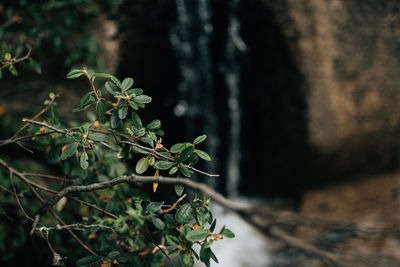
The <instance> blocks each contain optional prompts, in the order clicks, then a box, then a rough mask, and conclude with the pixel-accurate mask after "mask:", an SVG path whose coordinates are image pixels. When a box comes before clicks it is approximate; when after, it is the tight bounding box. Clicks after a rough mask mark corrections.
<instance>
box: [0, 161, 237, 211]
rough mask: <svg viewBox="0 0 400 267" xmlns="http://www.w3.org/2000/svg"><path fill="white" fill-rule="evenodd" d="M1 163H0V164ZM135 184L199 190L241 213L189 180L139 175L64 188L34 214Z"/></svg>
mask: <svg viewBox="0 0 400 267" xmlns="http://www.w3.org/2000/svg"><path fill="white" fill-rule="evenodd" d="M0 163H1V162H0ZM124 183H128V184H136V183H162V184H182V185H185V186H188V187H190V188H192V189H196V190H199V191H201V192H203V193H204V194H206V195H208V196H210V197H211V198H212V199H214V201H215V202H217V203H219V204H220V205H222V206H223V207H226V208H228V209H230V210H233V211H238V212H239V211H242V210H244V207H242V206H240V205H237V204H235V203H233V202H231V201H230V200H228V199H226V198H225V197H224V196H222V195H221V194H219V193H218V192H216V191H215V190H214V189H212V188H211V187H209V186H207V185H205V184H202V183H198V182H194V181H192V180H189V179H184V178H171V177H162V176H158V177H153V176H139V175H130V176H120V177H118V178H115V179H112V180H110V181H107V182H102V183H94V184H90V185H72V186H68V187H66V188H64V189H63V190H61V191H60V192H58V193H57V194H56V195H55V196H54V197H53V198H52V199H50V200H49V201H48V202H47V203H46V204H45V205H44V206H43V207H42V208H41V209H40V210H39V211H38V212H37V213H36V214H39V215H40V216H42V215H43V214H44V213H45V212H46V211H47V210H48V209H49V208H51V207H52V206H53V205H54V204H56V203H57V202H58V201H59V200H60V199H61V198H62V197H64V196H66V195H68V194H71V193H79V192H93V191H97V190H101V189H105V188H111V187H113V186H115V185H118V184H124Z"/></svg>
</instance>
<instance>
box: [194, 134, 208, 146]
mask: <svg viewBox="0 0 400 267" xmlns="http://www.w3.org/2000/svg"><path fill="white" fill-rule="evenodd" d="M206 138H207V135H205V134H203V135H200V136H199V137H197V138H196V139H194V141H193V144H195V145H197V144H200V143H201V142H203V141H204V140H206Z"/></svg>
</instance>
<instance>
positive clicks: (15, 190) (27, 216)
mask: <svg viewBox="0 0 400 267" xmlns="http://www.w3.org/2000/svg"><path fill="white" fill-rule="evenodd" d="M12 177H13V173H12V172H10V183H11V186H12V188H13V190H14V195H15V200H16V202H17V204H18V206H19V208H20V209H21V211H22V213H23V214H24V215H25V217H26V218H27V219H29V220H31V221H33V219H32V218H31V217H30V216H29V215H28V214H27V213H26V211H25V209H24V208H23V207H22V205H21V202H20V201H19V197H18V193H17V189H16V188H15V186H14V182H13V179H12Z"/></svg>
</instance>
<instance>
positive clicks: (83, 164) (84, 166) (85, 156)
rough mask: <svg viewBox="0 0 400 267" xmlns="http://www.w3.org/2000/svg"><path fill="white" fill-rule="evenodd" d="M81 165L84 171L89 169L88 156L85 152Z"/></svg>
mask: <svg viewBox="0 0 400 267" xmlns="http://www.w3.org/2000/svg"><path fill="white" fill-rule="evenodd" d="M80 163H81V168H82V169H84V170H86V169H87V168H88V167H89V162H88V155H87V154H86V151H83V153H82V155H81V159H80Z"/></svg>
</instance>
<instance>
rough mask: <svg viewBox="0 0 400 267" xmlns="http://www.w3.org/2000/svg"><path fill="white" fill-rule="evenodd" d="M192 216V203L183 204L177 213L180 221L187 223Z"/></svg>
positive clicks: (176, 216)
mask: <svg viewBox="0 0 400 267" xmlns="http://www.w3.org/2000/svg"><path fill="white" fill-rule="evenodd" d="M191 217H192V207H191V206H190V203H186V204H183V205H182V206H181V207H180V208H179V209H178V211H177V212H176V214H175V218H176V220H177V221H178V222H180V223H185V222H187V221H188V220H190V219H191Z"/></svg>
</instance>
